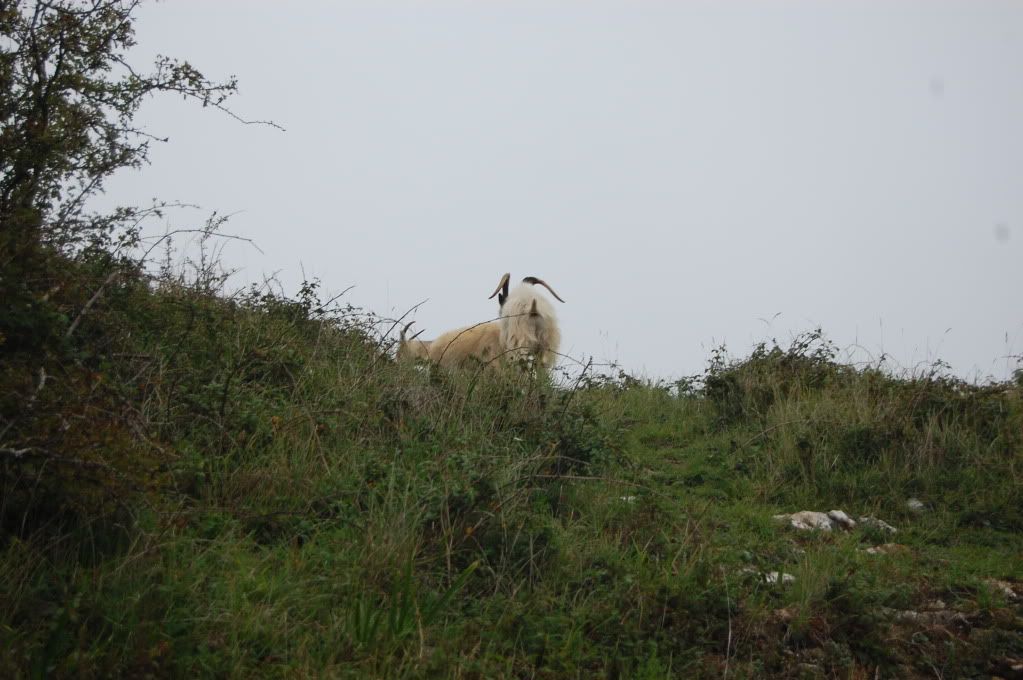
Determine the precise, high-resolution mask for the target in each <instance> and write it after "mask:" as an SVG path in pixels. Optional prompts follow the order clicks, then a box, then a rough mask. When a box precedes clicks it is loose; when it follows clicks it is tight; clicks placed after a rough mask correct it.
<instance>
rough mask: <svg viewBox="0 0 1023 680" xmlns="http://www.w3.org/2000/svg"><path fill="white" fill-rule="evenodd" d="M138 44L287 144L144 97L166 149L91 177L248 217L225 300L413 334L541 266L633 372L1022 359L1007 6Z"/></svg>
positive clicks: (337, 22) (1018, 56) (264, 10)
mask: <svg viewBox="0 0 1023 680" xmlns="http://www.w3.org/2000/svg"><path fill="white" fill-rule="evenodd" d="M137 37H138V40H139V46H138V48H137V49H136V50H135V51H134V53H133V55H132V59H133V61H134V62H135V63H136V64H138V65H144V64H147V63H150V62H151V60H152V57H153V55H155V54H158V53H159V54H167V55H171V56H176V57H180V58H183V59H187V60H189V61H191V62H192V63H194V64H195V65H196V66H198V67H199V68H200V69H201V70H202V71H203V72H204V73H206V74H207V75H209V76H211V77H224V76H227V75H231V74H233V75H237V77H238V79H239V82H240V86H241V93H240V95H239V96H238V97H236V98H235V99H234V100H233V101H232V106H233V108H234V109H235V110H236V111H237V112H238V113H239V114H241V115H244V116H247V117H252V118H270V119H273V120H275V121H277V122H278V123H280V124H281V125H282V126H283V127H285V128H286V129H287V131H286V132H279V131H276V130H273V129H270V128H266V127H258V126H245V125H240V124H238V123H236V122H234V121H232V120H230V119H229V118H227V117H226V116H223V115H219V114H217V113H216V112H212V111H209V110H205V111H204V110H201V109H199V108H197V107H196V106H194V104H188V103H182V102H181V101H179V100H176V99H168V98H164V99H159V100H154V101H153V102H152V103H150V104H147V105H146V106H145V107H144V109H143V110H142V112H141V116H140V120H141V122H143V123H144V124H145V125H146V126H147V127H148V129H149V130H150V131H151V132H153V133H155V134H159V135H167V136H169V137H170V143H169V144H165V145H159V146H158V147H157V148H155V149H154V151H153V153H152V165H151V166H150V167H147V168H145V169H144V171H142V172H141V173H125V174H123V175H121V176H119V177H118V178H116V181H114V182H112V183H111V184H110V185H109V187H108V196H109V199H110V200H113V201H117V202H121V203H132V202H144V201H145V200H147V199H148V198H150V197H154V196H158V197H160V198H164V199H179V200H183V201H189V202H193V203H198V204H201V205H202V206H204V208H207V209H216V210H218V211H220V212H224V213H228V212H235V211H240V212H239V214H237V215H236V216H235V217H234V218H233V219H232V221H231V223H230V226H229V228H228V231H230V232H232V233H237V234H241V235H244V236H247V237H251V238H253V239H255V241H256V242H257V243H258V244H259V246H260V248H261V249H262V250H263V254H260V253H259V252H257V251H256V250H254V249H252V248H248V247H245V246H244V245H242V244H235V245H231V246H230V247H228V248H227V250H226V251H225V258H226V260H227V261H228V263H229V264H230V265H232V266H236V267H241V268H243V271H242V273H241V274H240V276H239V278H238V280H237V282H238V283H239V285H240V284H241V283H244V282H245V281H249V280H258V279H260V278H261V276H262V275H263V273H264V272H280V274H279V277H280V278H281V279H282V281H284V283H285V284H286V285H287V286H289V287H292V288H293V287H294V286H295V285H296V284H297V282H298V281H299V280H300V279H301V276H302V272H303V270H304V272H305V274H306V275H307V276H316V277H319V278H320V279H321V280H322V282H323V285H324V287H325V288H326V289H328V290H332V291H340V290H342V289H344V288H347V287H348V286H351V285H355V286H356V287H355V288H354V289H353V290H352V291H351V292H350V293H349V294H348V299H349V300H350V301H352V302H353V303H355V304H359V305H364V306H367V307H369V308H371V309H373V310H375V311H377V312H379V313H381V314H384V315H392V316H393V315H399V314H401V313H403V312H404V310H405V309H407V308H409V307H411V306H413V305H415V304H416V303H418V302H420V301H421V300H423V299H425V298H429V302H427V303H426V304H424V305H423V306H422V307H420V308H419V310H418V311H417V313H416V317H415V318H416V320H417V323H418V325H419V327H420V328H425V329H426V334H425V335H424V337H429V336H432V335H434V334H436V333H438V332H441V331H443V330H446V329H448V328H450V327H453V326H458V325H464V324H469V323H474V322H477V321H481V320H483V319H486V318H489V317H490V316H493V315H494V313H495V312H496V304H494V303H493V302H492V301H488V300H487V295H489V294H490V292H491V291H492V290H493V288H494V286H495V285H496V284H497V281H498V279H499V277H500V276H501V274H502V273H504V272H505V271H510V272H511V273H512V276H513V279H518V278H521V277H523V276H526V275H534V276H539V277H542V278H544V279H546V280H547V281H548V282H549V283H550V284H551V285H552V286H553V287H554V289H555V290H557V291H558V293H559V294H560V295H561V297H563V298H565V300H567V303H566V304H564V305H560V304H558V312H559V314H560V318H561V323H562V326H563V334H564V343H565V344H564V346H563V351H565V352H567V353H569V354H571V355H573V356H576V357H579V358H585V357H588V356H590V355H593V356H594V357H596V359H597V360H617V361H619V362H620V363H621V364H622V365H623V366H624V367H625V368H627V369H629V370H631V371H634V372H637V373H641V374H645V375H647V376H650V377H662V376H663V377H669V376H679V375H685V374H691V373H696V372H699V371H701V370H702V369H703V367H704V366H705V363H706V360H707V358H708V356H709V351H710V349H711V348H712V347H713V346H715V345H718V344H720V343H726V344H727V345H728V347H729V348H730V350H731V351H732V353H733V354H736V355H741V354H743V353H744V352H746V351H747V350H748V349H749V347H750V346H751V345H752V344H753V343H754V342H756V341H758V340H763V339H769V338H771V337H777V338H778V339H779V340H782V341H787V340H788V338H789V337H790V336H791V334H793V333H795V332H799V331H803V330H808V329H811V328H813V327H815V326H818V325H819V326H821V327H822V328H823V329H824V330H825V332H826V333H827V334H828V335H829V336H830V337H831V338H832V339H833V340H834V341H835V342H836V343H837V344H838V345H839V346H841V347H852V346H853V345H854V344H855V345H858V346H860V347H862V348H863V350H862V352H863V353H861V354H860V355H859V356H860V358H863V357H865V356H867V355H868V354H869V355H873V356H875V357H876V356H879V355H880V354H882V353H886V354H888V355H889V356H891V357H892V359H893V360H894V362H895V363H896V365H898V366H903V367H907V368H912V367H914V366H916V365H918V364H919V362H926V361H931V360H934V359H938V358H940V359H944V360H945V361H947V362H949V363H950V364H951V365H952V367H953V368H954V370H955V371H956V372H957V373H959V374H960V375H963V376H966V377H969V378H977V377H981V378H982V377H984V376H988V375H993V376H995V377H997V378H1001V377H1005V376H1006V375H1008V374H1009V373H1010V372H1011V370H1012V368H1014V367H1015V366H1016V365H1017V363H1016V361H1015V360H1012V359H1007V358H1006V357H1007V355H1010V354H1021V353H1023V294H1021V292H1023V3H1020V2H985V1H981V0H968V1H965V2H951V3H949V2H936V1H933V0H928V1H927V2H923V1H920V2H906V3H897V2H867V1H861V2H766V1H761V0H756V1H751V2H682V1H674V2H643V1H638V0H627V1H621V2H593V1H588V2H581V1H573V2H567V1H566V2H559V1H555V0H547V1H545V2H528V1H526V2H524V1H522V0H515V1H514V2H512V1H498V0H491V1H472V2H468V1H467V2H445V1H443V0H430V1H429V2H382V1H380V0H373V1H372V2H358V3H348V2H336V1H331V2H326V1H323V2H311V1H303V2H287V3H284V2H269V1H267V2H253V1H246V2H242V1H241V0H238V1H226V0H225V1H218V2H210V1H209V0H203V1H201V2H200V1H199V0H172V1H171V2H163V3H159V4H150V5H147V6H144V8H143V9H142V11H140V12H139V14H138V22H137ZM195 219H196V217H195V216H194V215H189V214H182V215H178V216H176V217H175V218H174V219H173V221H172V222H173V225H174V226H185V225H186V224H187V223H188V221H189V220H195ZM161 227H162V225H152V229H159V228H161ZM555 304H557V303H555Z"/></svg>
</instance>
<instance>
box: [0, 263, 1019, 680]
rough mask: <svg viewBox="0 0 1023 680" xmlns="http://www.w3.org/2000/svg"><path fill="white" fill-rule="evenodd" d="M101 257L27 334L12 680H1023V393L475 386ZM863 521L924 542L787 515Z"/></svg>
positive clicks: (16, 479) (882, 384) (760, 356)
mask: <svg viewBox="0 0 1023 680" xmlns="http://www.w3.org/2000/svg"><path fill="white" fill-rule="evenodd" d="M68 266H69V267H70V266H71V265H70V264H69V265H68ZM74 266H75V267H79V268H81V269H80V271H79V270H75V271H78V272H79V275H80V276H81V280H80V281H78V284H77V285H66V286H64V287H62V288H61V289H60V290H59V291H57V292H55V293H54V296H55V297H54V299H53V301H52V302H53V304H54V305H56V307H57V308H59V309H62V310H64V312H65V313H66V319H65V321H66V323H65V325H64V326H63V327H67V326H68V323H73V324H74V326H73V328H72V332H70V333H67V334H66V335H65V336H64V337H62V338H57V340H55V341H54V344H53V347H56V348H57V349H52V350H47V352H46V353H42V352H41V351H40V350H39V348H38V347H31V346H10V345H9V346H8V347H6V348H4V349H5V351H6V356H5V359H4V363H3V368H2V372H0V387H2V396H0V399H2V403H0V406H2V408H3V416H4V421H3V425H2V429H3V442H4V447H3V450H2V467H0V470H2V472H0V474H2V477H0V490H2V501H0V520H2V531H3V533H2V535H0V641H2V644H0V676H3V677H8V678H28V677H44V676H45V677H117V676H127V677H211V676H212V677H306V676H309V677H323V676H327V677H360V678H361V677H380V678H419V677H443V678H446V677H452V678H590V677H607V678H664V677H683V678H694V677H723V676H726V675H727V676H728V677H734V678H743V677H792V678H796V677H806V678H817V677H820V678H825V677H827V678H831V677H837V678H877V677H900V678H908V677H921V678H923V677H928V678H930V677H944V678H954V677H989V676H990V675H992V674H994V675H1001V676H1004V677H1020V674H1021V673H1023V671H1018V670H1017V671H1014V670H1013V668H1012V666H1013V664H1014V663H1019V662H1020V660H1021V659H1023V635H1021V633H1023V597H1021V596H1023V588H1021V586H1020V584H1021V582H1023V485H1021V481H1023V395H1021V387H1020V385H1019V384H1000V385H990V386H980V387H978V386H973V385H968V384H964V383H961V382H959V381H956V380H954V379H951V378H947V377H940V375H937V374H935V375H924V376H918V377H915V378H912V379H909V378H906V379H900V378H894V377H892V376H890V375H888V374H886V373H885V372H884V371H881V370H877V369H876V368H867V369H861V368H853V367H849V366H843V365H840V364H838V363H836V362H835V361H834V357H835V354H834V351H833V349H832V348H831V347H830V345H829V344H828V343H827V341H826V340H824V339H823V338H822V337H821V336H820V335H819V334H809V335H806V336H804V337H801V338H799V339H798V340H797V341H796V342H795V343H793V345H792V346H791V347H787V348H779V347H773V346H764V347H761V348H759V349H757V350H756V351H755V352H754V353H753V354H752V355H751V356H750V357H748V358H745V359H743V360H741V361H732V360H729V359H727V358H726V357H725V356H724V354H723V353H717V354H716V355H715V356H713V357H711V360H710V362H709V366H708V370H707V372H706V373H705V375H703V376H700V377H699V378H697V379H694V380H692V381H682V382H680V383H677V384H672V385H664V384H650V383H649V382H646V381H641V380H636V379H633V378H631V377H629V376H626V375H621V374H618V375H600V374H597V373H595V372H593V371H587V372H586V373H584V375H583V376H582V377H581V378H579V379H578V380H573V381H562V384H557V385H555V384H550V383H548V382H545V381H536V380H530V379H528V378H526V377H525V376H521V375H517V374H515V375H496V374H492V373H484V372H481V371H471V370H470V371H466V372H464V373H459V374H451V373H447V372H443V371H438V370H432V369H430V368H429V367H423V366H416V365H411V364H396V363H395V362H394V361H393V360H392V359H391V358H390V357H389V354H388V350H389V349H390V347H389V342H388V341H387V340H386V339H383V338H381V336H380V331H381V330H383V331H386V330H388V327H387V325H386V324H385V325H381V324H380V323H379V320H378V319H375V318H373V317H372V316H371V315H367V314H365V313H363V312H362V311H360V310H357V309H353V308H350V307H345V306H339V305H337V304H326V303H324V302H322V301H320V300H319V299H318V298H317V291H316V287H315V285H307V286H306V287H305V288H304V289H303V291H302V293H301V295H300V296H299V297H298V298H297V299H294V300H290V299H286V298H283V297H281V296H279V295H275V294H272V293H268V292H266V291H259V290H253V291H250V292H248V293H246V294H241V295H236V296H233V297H232V298H230V299H228V298H226V297H224V296H222V295H220V294H219V293H218V292H217V289H216V285H215V282H211V281H210V280H208V279H203V280H200V281H199V282H198V283H191V284H187V285H186V284H185V283H183V282H181V281H180V280H174V279H173V278H172V277H168V276H164V277H163V278H162V279H160V280H158V281H153V280H151V279H149V278H148V277H146V276H144V275H142V274H141V273H138V272H136V273H135V274H133V275H130V276H129V275H122V276H119V277H118V278H116V279H115V280H112V281H108V282H107V284H105V285H104V286H102V289H103V290H102V295H101V296H99V297H97V298H96V299H95V300H94V301H93V302H92V303H90V302H89V300H90V298H91V295H92V293H93V292H94V291H96V290H98V289H99V288H100V286H99V282H98V281H96V280H92V279H89V270H88V268H87V267H84V266H83V265H81V264H76V265H74ZM65 276H66V275H65ZM83 309H85V310H87V313H82V310H83ZM392 335H393V333H392ZM909 499H918V500H919V501H921V502H922V503H923V508H922V509H918V510H914V509H911V508H909V507H908V506H907V501H908V500H909ZM833 509H840V510H843V511H845V512H846V513H848V514H849V515H850V516H852V517H854V518H859V517H861V516H871V517H876V518H880V519H882V520H884V521H885V522H887V523H889V524H891V525H893V526H894V527H896V528H897V529H898V533H895V534H889V533H886V532H885V530H884V529H883V528H879V527H877V526H869V525H867V524H865V523H860V524H859V525H858V526H857V527H855V528H854V529H852V530H848V531H846V530H841V529H835V530H832V531H799V530H795V529H792V528H790V527H788V526H786V525H785V523H783V522H781V521H777V520H774V519H772V516H773V515H776V514H779V513H791V512H795V511H802V510H817V511H828V510H833ZM876 546H884V547H883V548H881V549H880V550H879V551H878V550H875V551H873V552H868V549H871V548H875V547H876ZM772 572H777V574H772ZM784 575H788V576H789V577H791V578H787V577H786V576H784ZM1013 673H1015V674H1016V675H1015V676H1014V675H1013Z"/></svg>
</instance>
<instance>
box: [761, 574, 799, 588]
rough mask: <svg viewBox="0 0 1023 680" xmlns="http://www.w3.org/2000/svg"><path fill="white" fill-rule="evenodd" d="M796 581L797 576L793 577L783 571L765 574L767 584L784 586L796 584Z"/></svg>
mask: <svg viewBox="0 0 1023 680" xmlns="http://www.w3.org/2000/svg"><path fill="white" fill-rule="evenodd" d="M795 580H796V577H795V576H793V575H792V574H786V573H785V572H782V571H769V572H767V573H766V574H764V582H765V583H772V584H773V583H781V584H782V585H784V584H786V583H794V582H795Z"/></svg>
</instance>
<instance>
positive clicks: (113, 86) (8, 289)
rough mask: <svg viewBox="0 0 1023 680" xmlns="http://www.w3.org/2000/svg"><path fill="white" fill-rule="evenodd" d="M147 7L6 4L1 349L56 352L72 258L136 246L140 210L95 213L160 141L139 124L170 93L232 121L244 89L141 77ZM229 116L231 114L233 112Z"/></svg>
mask: <svg viewBox="0 0 1023 680" xmlns="http://www.w3.org/2000/svg"><path fill="white" fill-rule="evenodd" d="M138 5H139V0H46V1H44V0H35V1H33V2H30V1H26V0H0V36H2V38H0V168H2V173H3V176H2V179H0V300H2V302H0V334H2V335H0V342H2V343H3V344H4V345H6V347H5V348H4V349H5V350H6V351H18V350H24V349H28V350H30V351H38V350H39V349H42V348H45V349H50V350H52V349H53V347H52V345H53V344H54V343H55V342H57V341H59V340H60V339H61V338H62V336H63V335H64V334H66V328H67V326H68V325H69V324H70V323H71V320H69V319H68V315H67V314H66V313H64V312H63V311H62V310H60V309H59V306H58V305H57V304H56V302H55V300H54V295H53V293H54V289H55V288H59V287H61V286H62V285H64V284H65V282H64V281H62V271H63V269H64V264H65V263H66V258H67V257H71V256H76V255H77V256H82V255H83V254H92V255H94V256H95V255H96V254H97V253H101V252H107V253H109V250H110V249H109V246H110V245H112V244H113V242H114V240H115V239H122V240H130V239H132V238H134V237H135V236H136V232H135V230H134V229H132V228H131V227H132V225H134V224H136V223H137V221H138V219H139V217H140V214H141V211H140V209H133V208H124V209H120V210H116V211H114V212H112V213H110V214H96V213H93V212H90V211H89V210H88V203H89V198H90V197H92V196H94V195H95V194H97V193H98V192H101V191H102V190H103V184H104V182H105V181H106V180H107V179H108V178H109V177H110V176H111V175H112V174H113V173H114V172H116V171H117V170H119V169H122V168H138V167H139V166H141V165H143V164H144V163H145V162H146V160H147V157H148V152H149V147H150V144H151V143H152V142H153V141H156V140H157V139H158V138H157V137H154V136H153V135H152V134H150V133H148V132H146V131H145V130H144V129H143V128H142V127H140V126H139V125H137V124H136V123H135V122H134V117H135V114H136V113H137V111H138V109H139V106H140V105H141V104H142V102H143V101H145V100H146V98H147V97H149V96H151V95H154V94H156V93H160V92H166V93H172V94H178V95H181V96H183V97H185V98H186V99H193V100H195V101H197V102H198V103H199V104H201V105H202V106H213V107H217V108H221V109H224V102H225V100H226V98H227V97H229V96H230V95H231V94H232V93H233V92H234V91H235V81H234V79H229V80H227V81H225V82H213V81H211V80H209V79H207V78H206V77H205V76H203V74H202V73H200V72H199V71H198V70H196V69H195V68H194V67H193V66H191V65H190V64H189V63H187V62H184V61H177V60H175V59H171V58H169V57H160V58H158V59H157V61H156V64H155V65H154V67H153V69H152V71H150V72H147V73H140V72H138V71H136V70H135V69H134V68H132V66H130V65H129V63H128V61H127V59H126V54H127V52H128V51H129V50H130V48H131V47H132V46H133V45H134V44H135V42H134V30H133V13H134V12H135V10H136V9H137V7H138ZM224 110H226V109H224Z"/></svg>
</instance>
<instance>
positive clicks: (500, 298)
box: [487, 273, 565, 307]
mask: <svg viewBox="0 0 1023 680" xmlns="http://www.w3.org/2000/svg"><path fill="white" fill-rule="evenodd" d="M510 279H511V274H510V273H508V274H505V275H504V276H502V277H501V281H500V283H498V284H497V288H495V289H494V292H493V293H491V294H490V297H489V298H487V299H488V300H493V299H494V296H495V295H496V296H497V305H498V307H504V302H505V300H507V299H508V281H509V280H510ZM522 283H528V284H529V285H531V286H543V287H544V288H546V289H547V290H548V291H550V293H551V295H553V296H554V298H555V299H556V300H557V301H558V302H562V303H563V302H565V301H564V300H562V299H561V296H560V295H558V294H557V293H555V292H554V289H553V288H551V287H550V285H549V284H548V283H547V282H546V281H544V280H543V279H538V278H536V277H535V276H527V277H526V278H524V279H522Z"/></svg>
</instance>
